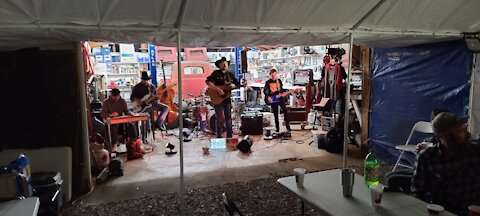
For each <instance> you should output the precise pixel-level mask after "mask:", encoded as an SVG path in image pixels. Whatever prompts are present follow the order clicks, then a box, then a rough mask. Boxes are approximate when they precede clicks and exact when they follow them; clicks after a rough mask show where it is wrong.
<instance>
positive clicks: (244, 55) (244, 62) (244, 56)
mask: <svg viewBox="0 0 480 216" xmlns="http://www.w3.org/2000/svg"><path fill="white" fill-rule="evenodd" d="M240 58H241V62H242V73H248V70H247V67H248V63H247V51H246V50H242V51H241V52H240Z"/></svg>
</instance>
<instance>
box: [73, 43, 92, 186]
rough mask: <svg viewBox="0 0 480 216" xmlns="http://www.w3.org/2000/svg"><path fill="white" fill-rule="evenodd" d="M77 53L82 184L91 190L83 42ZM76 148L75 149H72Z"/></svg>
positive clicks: (79, 45)
mask: <svg viewBox="0 0 480 216" xmlns="http://www.w3.org/2000/svg"><path fill="white" fill-rule="evenodd" d="M75 53H76V57H77V85H78V94H79V95H78V96H79V100H80V102H79V106H80V107H79V110H78V112H79V113H80V124H81V137H80V138H79V139H80V140H81V144H82V147H83V148H82V152H81V153H82V154H83V156H82V157H81V158H82V162H81V165H82V173H83V174H82V175H81V176H82V185H83V184H84V183H85V184H86V185H87V188H86V190H84V191H89V190H91V189H92V187H93V186H92V181H91V176H92V173H91V171H90V150H89V148H90V147H89V140H88V124H87V118H89V116H87V90H86V88H85V76H84V68H83V60H84V59H83V58H84V55H82V54H83V50H82V42H77V43H76V45H75ZM72 150H74V149H72ZM82 190H83V188H82Z"/></svg>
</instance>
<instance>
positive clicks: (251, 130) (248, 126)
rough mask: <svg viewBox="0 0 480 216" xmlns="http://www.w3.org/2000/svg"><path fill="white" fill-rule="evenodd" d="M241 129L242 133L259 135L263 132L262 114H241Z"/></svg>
mask: <svg viewBox="0 0 480 216" xmlns="http://www.w3.org/2000/svg"><path fill="white" fill-rule="evenodd" d="M241 119H242V126H241V127H240V130H242V134H243V135H261V134H263V115H262V114H255V115H252V114H247V115H244V114H242V116H241Z"/></svg>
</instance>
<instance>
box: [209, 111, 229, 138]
mask: <svg viewBox="0 0 480 216" xmlns="http://www.w3.org/2000/svg"><path fill="white" fill-rule="evenodd" d="M216 116H217V115H216V114H215V111H214V110H212V111H210V112H209V117H208V119H209V121H208V129H209V130H210V132H212V133H215V132H216V126H217V120H216ZM222 117H223V118H222V125H223V127H222V130H221V131H222V133H223V132H224V131H225V130H226V127H225V123H224V122H225V116H224V115H222Z"/></svg>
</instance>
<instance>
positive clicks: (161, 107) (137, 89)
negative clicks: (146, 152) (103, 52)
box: [130, 71, 168, 128]
mask: <svg viewBox="0 0 480 216" xmlns="http://www.w3.org/2000/svg"><path fill="white" fill-rule="evenodd" d="M141 79H142V81H141V82H140V83H138V84H137V85H135V86H134V87H133V90H132V95H131V97H130V100H131V101H136V102H137V103H140V104H143V105H144V106H146V105H149V104H144V103H143V102H142V101H141V100H142V98H143V97H144V96H145V95H151V96H152V97H154V96H155V95H156V91H155V87H154V86H153V85H152V84H150V83H149V81H150V79H151V78H150V76H148V74H147V72H146V71H142V77H141ZM154 110H155V111H158V112H160V114H159V117H158V119H157V120H156V121H155V122H153V111H154ZM147 112H149V113H150V116H151V117H152V123H154V125H155V127H158V128H161V125H162V124H163V122H164V121H165V118H166V117H167V114H168V107H167V105H165V104H162V103H159V102H158V101H157V100H154V101H153V102H152V104H151V108H149V109H147Z"/></svg>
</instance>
